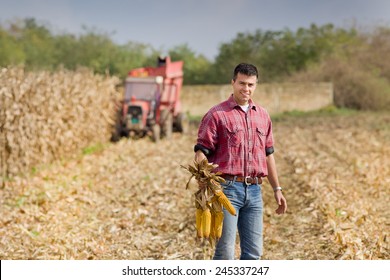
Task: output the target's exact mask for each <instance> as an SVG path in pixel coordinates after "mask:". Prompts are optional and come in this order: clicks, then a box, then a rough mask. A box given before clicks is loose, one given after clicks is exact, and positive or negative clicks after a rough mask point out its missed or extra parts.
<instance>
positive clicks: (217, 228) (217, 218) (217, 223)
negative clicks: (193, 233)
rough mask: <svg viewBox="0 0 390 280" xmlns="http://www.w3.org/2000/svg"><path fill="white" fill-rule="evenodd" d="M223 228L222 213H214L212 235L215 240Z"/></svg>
mask: <svg viewBox="0 0 390 280" xmlns="http://www.w3.org/2000/svg"><path fill="white" fill-rule="evenodd" d="M222 227H223V212H215V214H214V235H215V239H219V238H221V236H222Z"/></svg>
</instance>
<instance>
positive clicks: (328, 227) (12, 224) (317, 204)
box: [0, 69, 390, 260]
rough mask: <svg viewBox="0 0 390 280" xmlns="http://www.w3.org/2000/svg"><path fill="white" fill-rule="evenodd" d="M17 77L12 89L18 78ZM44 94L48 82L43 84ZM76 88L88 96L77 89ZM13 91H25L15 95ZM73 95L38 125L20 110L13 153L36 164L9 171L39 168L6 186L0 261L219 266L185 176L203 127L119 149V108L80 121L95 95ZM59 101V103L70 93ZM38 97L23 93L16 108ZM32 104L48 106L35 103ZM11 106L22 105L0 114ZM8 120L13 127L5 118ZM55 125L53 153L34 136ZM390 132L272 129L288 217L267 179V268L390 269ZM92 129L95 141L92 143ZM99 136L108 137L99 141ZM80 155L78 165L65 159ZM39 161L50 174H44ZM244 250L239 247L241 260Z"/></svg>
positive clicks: (22, 162) (354, 123) (304, 120)
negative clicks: (114, 119) (307, 264)
mask: <svg viewBox="0 0 390 280" xmlns="http://www.w3.org/2000/svg"><path fill="white" fill-rule="evenodd" d="M3 71H4V70H3ZM8 71H11V70H8ZM12 71H14V72H12V75H14V76H18V75H21V74H20V72H17V71H21V70H20V69H19V70H12ZM18 73H19V74H18ZM2 75H4V73H3V74H2ZM7 75H9V76H8V78H7V79H8V80H12V79H11V78H10V77H13V76H12V75H11V74H7ZM24 75H26V74H25V73H24ZM55 75H59V74H55ZM75 75H76V76H77V75H81V74H80V73H79V74H75ZM88 75H91V74H88ZM38 77H39V75H38ZM60 77H62V79H65V77H63V76H59V77H57V76H56V77H54V76H52V77H51V79H52V80H53V81H54V80H57V81H58V80H60ZM77 77H79V76H77ZM84 77H85V76H84ZM1 79H2V80H1V82H2V83H5V82H8V83H11V82H10V81H6V79H5V78H4V76H2V78H1ZM34 79H37V78H34ZM78 79H79V80H77V81H78V82H77V83H81V81H83V83H84V84H86V85H89V86H87V88H92V87H93V84H95V83H96V82H88V81H86V80H85V79H82V78H81V76H80V77H79V78H78ZM89 79H91V80H92V79H94V78H93V77H92V76H90V78H89ZM99 79H100V80H99ZM65 80H66V79H65ZM98 81H99V82H100V85H99V86H98V87H95V88H94V90H96V91H97V90H98V89H100V90H101V89H103V88H108V89H110V90H107V91H106V95H107V96H108V97H105V98H107V100H106V101H104V100H101V101H100V102H101V103H100V104H104V102H107V104H108V103H109V101H112V98H114V95H115V93H114V90H113V88H114V87H113V86H112V84H113V82H112V81H111V80H109V79H108V80H105V79H103V78H98ZM42 83H48V81H46V80H45V81H44V79H43V78H42V79H41V84H42ZM68 86H69V88H77V87H78V86H79V85H78V84H76V80H73V81H72V80H71V79H70V80H69V81H68ZM80 86H81V85H80ZM95 86H96V85H95ZM105 86H106V87H105ZM58 87H59V86H58ZM58 87H54V88H53V91H54V90H55V88H58ZM15 88H21V85H20V84H19V85H18V84H15ZM36 88H37V87H36ZM63 90H65V89H63ZM91 91H92V89H91ZM27 92H30V93H31V91H27ZM73 92H79V93H80V94H74V95H72V96H75V97H74V98H75V99H77V101H69V100H68V101H67V102H73V103H70V104H72V105H69V104H66V102H65V100H63V101H61V102H62V103H60V104H61V105H58V104H59V102H58V100H60V99H61V98H60V97H56V98H57V99H56V100H57V101H56V102H54V101H51V100H48V99H45V101H41V102H42V104H45V105H44V106H38V107H41V109H40V110H42V112H41V113H39V114H38V113H35V111H33V110H38V109H32V108H33V107H29V109H28V110H23V111H22V110H21V108H19V107H18V108H19V111H20V113H19V115H16V116H14V115H12V116H14V117H13V119H18V120H19V121H18V122H17V123H20V124H23V125H20V126H19V127H18V128H16V131H15V133H16V132H17V131H18V133H20V134H15V136H14V137H19V135H21V136H23V139H25V140H21V139H20V138H15V139H14V140H13V141H15V142H12V143H14V144H13V145H14V146H12V147H13V148H12V149H18V150H17V151H18V154H19V155H23V153H25V154H26V155H28V157H27V158H26V159H24V157H23V156H20V157H19V158H17V157H16V156H15V157H14V158H12V160H11V159H10V154H7V155H6V156H7V159H8V162H7V164H8V165H7V166H9V168H11V167H10V163H13V162H14V161H16V162H17V163H18V164H15V166H17V167H12V168H11V169H9V170H10V171H12V173H13V172H14V171H20V170H23V168H24V167H25V166H27V165H28V164H29V163H31V164H33V166H35V168H34V170H33V172H24V173H18V172H16V173H15V174H13V175H12V176H9V177H7V178H4V181H3V182H2V187H1V189H0V204H1V215H0V258H1V259H83V260H86V259H115V260H116V259H133V260H146V259H159V260H160V259H164V260H170V259H175V260H178V259H210V258H212V253H213V248H212V247H211V246H210V245H209V244H208V242H200V241H199V240H198V239H197V238H196V228H195V207H194V200H193V193H194V192H195V191H196V189H189V190H186V183H187V181H188V179H189V176H190V174H189V173H188V172H186V171H185V170H183V168H181V167H180V165H187V164H189V163H192V160H193V151H192V149H193V145H194V143H195V140H196V132H197V131H196V130H197V126H196V125H193V126H192V129H191V131H190V132H189V133H188V134H186V135H181V134H174V135H173V139H172V140H171V141H167V140H163V141H160V142H159V143H153V142H152V141H151V140H150V139H148V138H143V139H139V140H132V139H122V140H121V141H119V142H117V143H109V142H107V141H105V140H104V139H107V135H108V134H109V131H108V129H107V126H109V125H108V124H109V123H110V118H109V117H108V116H109V114H110V113H109V112H110V111H111V110H112V109H111V108H110V107H109V106H107V104H106V109H107V111H104V112H105V113H103V112H96V110H93V108H92V107H93V106H97V107H99V106H100V105H96V104H95V105H91V107H90V110H91V112H90V113H85V116H84V117H85V119H82V117H83V116H82V115H81V114H80V112H78V111H77V109H75V108H73V107H77V104H80V102H84V103H81V104H82V105H81V106H83V107H86V108H88V106H87V105H88V104H90V102H92V99H94V97H95V96H96V95H90V96H89V97H87V96H86V95H87V91H86V90H82V89H80V90H75V89H74V91H73ZM1 93H2V95H1V96H2V99H1V101H2V104H5V103H3V101H4V100H6V102H10V101H9V100H11V99H10V98H11V97H10V96H12V98H16V97H15V96H17V95H10V94H9V93H8V92H4V91H2V92H1ZM81 93H82V94H81ZM54 94H55V93H53V92H52V95H54ZM57 94H58V95H59V96H61V90H59V91H58V92H57ZM42 95H44V93H42ZM4 96H7V97H6V98H4ZM28 96H29V95H28V93H25V94H24V95H23V96H20V97H18V98H19V99H17V100H20V99H22V98H27V97H28ZM76 96H77V97H76ZM83 98H85V99H83ZM101 98H102V99H103V97H101ZM44 102H46V103H44ZM32 103H33V104H37V105H39V104H41V103H39V102H38V101H35V99H34V102H32ZM51 103H53V104H52V105H50V104H51ZM9 106H13V103H7V106H5V107H2V108H6V109H7V108H9ZM18 106H19V105H18ZM50 106H53V107H50ZM55 106H60V108H61V110H62V111H66V112H73V113H72V114H70V115H69V119H68V118H67V117H65V115H61V116H58V115H56V114H57V113H54V110H51V111H50V110H49V108H54V107H55ZM38 107H34V108H38ZM103 107H104V106H103ZM99 108H102V107H99ZM43 110H47V111H43ZM72 110H75V111H72ZM15 111H17V110H16V107H15ZM7 112H8V111H7V110H6V114H8V113H7ZM76 112H78V113H76ZM1 113H2V115H1V121H2V123H1V124H2V126H1V128H2V129H3V130H2V132H3V131H4V128H7V129H8V124H7V125H4V110H3V111H2V112H1ZM27 113H28V114H29V115H28V116H30V117H31V116H33V115H34V116H35V117H34V118H38V116H40V115H41V114H42V116H45V117H42V126H41V127H36V128H25V127H26V126H28V119H29V118H28V117H26V116H25V114H27ZM33 113H34V114H33ZM13 114H14V113H13ZM43 114H45V115H43ZM58 114H59V113H58ZM64 114H65V113H64ZM53 115H54V116H56V117H57V118H55V117H54V116H53ZM76 117H80V120H78V121H77V122H78V123H79V124H82V125H84V129H85V130H86V131H81V130H79V132H77V130H76V131H73V130H72V137H70V136H69V137H68V138H66V141H65V140H60V138H61V135H62V134H64V133H66V131H67V129H66V128H65V127H67V126H70V125H71V124H72V123H76V120H75V118H76ZM44 118H46V119H45V120H46V121H43V120H44ZM86 118H88V121H91V120H92V119H102V118H103V119H106V122H105V124H106V125H103V124H102V123H101V124H98V123H97V121H95V122H94V123H93V124H87V123H85V121H86ZM5 119H6V120H8V119H11V117H9V116H8V115H6V118H5ZM49 119H51V121H49ZM54 119H59V120H61V121H59V122H58V125H59V126H60V127H59V128H58V136H57V135H56V134H55V133H54V135H53V133H50V134H51V135H47V138H45V139H51V141H52V142H50V141H49V140H40V138H34V137H36V136H33V135H30V134H33V133H32V132H33V131H34V130H36V129H39V130H40V131H42V132H44V131H48V132H49V131H50V130H49V128H51V129H53V127H54V128H56V127H57V126H56V125H55V124H54ZM45 123H49V124H50V127H46V126H45ZM49 124H46V125H48V126H49ZM389 124H390V116H389V115H388V114H385V113H372V112H359V113H352V114H348V115H321V114H318V115H315V114H313V115H305V117H302V116H285V117H283V118H281V119H278V120H275V121H274V124H273V127H274V137H275V140H276V143H275V150H276V151H275V158H276V162H277V167H278V173H279V177H280V178H279V179H280V181H281V184H282V186H283V187H284V194H285V197H286V199H287V203H288V206H289V209H288V213H287V214H285V215H283V216H277V215H276V214H275V213H274V210H275V209H276V204H275V201H274V198H273V191H272V188H271V187H270V186H269V184H268V183H267V181H266V180H265V181H266V182H265V183H264V187H263V196H264V256H263V258H264V259H331V260H334V259H390V253H389V252H390V246H389V238H390V237H389V228H390V220H389V217H390V208H389V205H390V188H389V185H390V156H389V155H390V145H389V143H390V126H389ZM61 125H62V126H63V127H62V126H61ZM90 125H93V127H94V130H95V133H87V131H90V130H89V129H90ZM28 129H29V130H28ZM19 130H21V131H19ZM98 131H100V133H98ZM28 132H29V133H28ZM48 132H47V133H48ZM91 134H92V135H93V134H102V135H95V136H96V137H97V138H93V137H92V136H90V135H91ZM7 135H8V132H7ZM3 136H4V134H3V133H2V137H3ZM7 137H8V136H7ZM28 137H30V138H28ZM50 137H51V138H50ZM99 137H101V138H99ZM108 138H109V137H108ZM31 139H34V140H31ZM37 139H38V140H37ZM27 140H29V141H34V142H33V143H34V145H35V146H38V143H41V142H42V144H41V146H39V149H38V148H35V147H34V145H31V144H27V143H24V142H23V141H27ZM7 141H8V143H9V139H8V138H7ZM40 141H41V142H40ZM43 141H47V142H45V143H46V144H43V143H44V142H43ZM69 141H70V142H71V143H68V142H69ZM99 141H100V143H102V144H101V145H99V146H93V145H92V146H91V147H92V148H91V149H90V150H89V152H85V150H84V153H82V152H81V148H80V147H84V146H85V145H86V143H89V145H91V143H97V142H99ZM59 143H60V144H59ZM172 143H174V145H172ZM8 145H10V144H8ZM96 147H97V148H96ZM26 149H32V150H31V151H28V150H26ZM44 149H49V150H50V149H52V150H59V151H61V153H59V154H58V155H61V156H53V155H51V153H49V152H48V151H46V150H45V151H43V150H44ZM71 151H73V156H72V157H65V156H64V154H66V153H68V152H69V153H70V152H71ZM7 153H9V151H7ZM39 155H40V158H41V159H42V160H43V161H42V162H43V163H45V164H38V162H39ZM2 156H3V157H4V154H3V155H2ZM58 159H60V160H58ZM49 162H50V163H49ZM19 166H20V168H19ZM2 167H3V166H2ZM238 250H239V244H237V256H238V254H239V252H238Z"/></svg>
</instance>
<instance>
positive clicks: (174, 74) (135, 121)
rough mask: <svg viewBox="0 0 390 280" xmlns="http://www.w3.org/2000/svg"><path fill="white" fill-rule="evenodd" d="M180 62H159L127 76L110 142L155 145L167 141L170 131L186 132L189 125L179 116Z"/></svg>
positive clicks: (167, 58)
mask: <svg viewBox="0 0 390 280" xmlns="http://www.w3.org/2000/svg"><path fill="white" fill-rule="evenodd" d="M182 84H183V61H175V62H171V59H170V57H165V58H161V57H159V58H158V62H157V67H143V68H137V69H133V70H131V71H130V72H129V74H128V76H127V78H126V81H125V87H124V98H123V100H122V101H121V104H120V110H119V112H118V121H117V124H116V127H115V131H114V133H113V137H112V140H113V141H116V140H119V138H120V137H122V136H126V137H129V136H130V137H143V136H145V135H147V134H149V135H151V136H152V139H153V140H154V141H158V140H159V139H160V138H161V137H165V138H168V139H169V138H170V137H171V136H172V132H173V131H178V132H186V130H187V128H188V121H187V118H186V114H185V113H183V112H182V108H181V103H180V92H181V88H182Z"/></svg>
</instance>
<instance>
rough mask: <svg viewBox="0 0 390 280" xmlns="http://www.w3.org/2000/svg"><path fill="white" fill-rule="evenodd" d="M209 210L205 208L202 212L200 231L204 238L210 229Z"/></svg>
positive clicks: (207, 235)
mask: <svg viewBox="0 0 390 280" xmlns="http://www.w3.org/2000/svg"><path fill="white" fill-rule="evenodd" d="M210 227H211V212H210V209H208V208H206V209H205V210H203V213H202V232H203V237H204V238H209V236H210V230H211V228H210Z"/></svg>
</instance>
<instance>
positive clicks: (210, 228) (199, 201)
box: [182, 159, 236, 242]
mask: <svg viewBox="0 0 390 280" xmlns="http://www.w3.org/2000/svg"><path fill="white" fill-rule="evenodd" d="M217 166H218V165H217V164H212V163H209V162H208V160H207V159H204V160H202V161H201V162H199V163H198V162H196V161H194V165H188V166H187V167H185V166H182V167H183V168H184V169H186V170H188V171H189V172H190V173H191V177H190V179H189V180H188V182H187V185H186V188H187V189H188V188H189V186H190V185H192V184H194V185H195V184H197V185H199V186H200V187H199V190H198V191H197V192H195V193H194V196H195V207H196V231H197V237H198V238H206V239H209V240H210V241H211V242H215V241H218V239H219V238H221V236H222V226H223V216H224V214H223V211H222V207H225V208H226V210H227V211H228V212H229V213H230V214H231V215H234V216H235V215H236V210H235V209H234V207H233V205H232V204H231V203H230V201H229V199H228V198H227V197H226V195H225V194H224V193H223V190H222V187H221V184H220V183H222V182H225V179H223V178H222V177H221V176H219V175H221V173H213V172H212V171H213V169H215V168H216V167H217ZM194 180H196V181H197V183H195V181H194Z"/></svg>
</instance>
